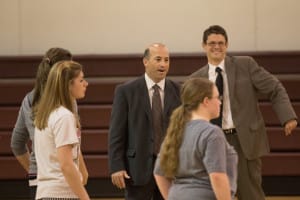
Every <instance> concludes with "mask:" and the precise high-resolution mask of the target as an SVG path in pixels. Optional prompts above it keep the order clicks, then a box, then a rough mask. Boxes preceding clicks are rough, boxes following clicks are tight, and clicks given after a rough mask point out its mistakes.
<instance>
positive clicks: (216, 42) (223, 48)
mask: <svg viewBox="0 0 300 200" xmlns="http://www.w3.org/2000/svg"><path fill="white" fill-rule="evenodd" d="M202 47H203V49H204V51H205V52H206V56H207V59H208V62H209V63H211V64H213V65H218V64H219V63H220V62H221V61H222V60H224V58H225V56H226V52H227V47H228V42H226V39H225V37H224V36H223V35H222V34H215V33H213V34H210V35H209V36H208V37H207V40H206V42H205V43H203V44H202Z"/></svg>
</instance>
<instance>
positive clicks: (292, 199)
mask: <svg viewBox="0 0 300 200" xmlns="http://www.w3.org/2000/svg"><path fill="white" fill-rule="evenodd" d="M92 200H124V199H122V198H121V199H120V198H117V199H112V198H100V199H92ZM266 200H300V196H298V197H266Z"/></svg>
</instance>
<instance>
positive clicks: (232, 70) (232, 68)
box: [225, 56, 236, 102]
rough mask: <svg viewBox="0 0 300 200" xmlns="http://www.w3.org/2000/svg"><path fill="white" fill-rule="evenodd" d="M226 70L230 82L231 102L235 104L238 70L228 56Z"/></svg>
mask: <svg viewBox="0 0 300 200" xmlns="http://www.w3.org/2000/svg"><path fill="white" fill-rule="evenodd" d="M225 69H226V75H227V82H228V90H229V98H230V102H233V96H234V87H235V74H236V72H235V70H236V68H235V65H234V63H232V61H231V58H230V57H228V56H226V58H225Z"/></svg>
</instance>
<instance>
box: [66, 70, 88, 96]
mask: <svg viewBox="0 0 300 200" xmlns="http://www.w3.org/2000/svg"><path fill="white" fill-rule="evenodd" d="M87 86H88V82H87V81H86V80H85V79H84V75H83V72H82V71H80V73H79V75H78V76H77V77H76V78H74V79H73V80H72V81H71V83H70V93H71V96H72V97H74V98H75V99H81V98H83V97H84V96H85V91H86V88H87Z"/></svg>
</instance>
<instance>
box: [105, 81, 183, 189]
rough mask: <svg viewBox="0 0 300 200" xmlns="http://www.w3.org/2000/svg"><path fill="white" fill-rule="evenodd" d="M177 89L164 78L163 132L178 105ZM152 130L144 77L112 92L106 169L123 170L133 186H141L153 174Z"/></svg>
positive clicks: (177, 87)
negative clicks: (113, 93) (127, 174)
mask: <svg viewBox="0 0 300 200" xmlns="http://www.w3.org/2000/svg"><path fill="white" fill-rule="evenodd" d="M179 93H180V89H179V85H178V84H176V83H175V82H173V81H171V80H168V79H166V82H165V90H164V107H163V112H164V113H163V119H164V122H163V124H164V133H165V130H166V129H167V126H168V123H169V117H170V115H171V114H172V111H173V110H174V109H175V108H176V107H178V106H179V105H180V94H179ZM153 142H154V140H153V130H152V116H151V106H150V99H149V94H148V89H147V86H146V81H145V77H144V76H142V77H139V78H138V79H136V80H133V81H130V82H127V83H125V84H122V85H119V86H118V87H117V88H116V90H115V96H114V102H113V108H112V113H111V122H110V130H109V170H110V173H114V172H117V171H120V170H126V171H127V172H128V173H129V176H130V177H131V179H130V180H131V181H132V184H133V185H144V184H146V183H147V182H149V181H150V178H151V176H152V175H153V162H154V161H153Z"/></svg>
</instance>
